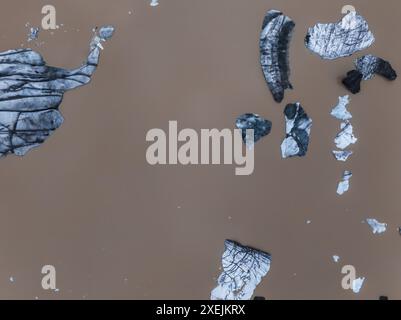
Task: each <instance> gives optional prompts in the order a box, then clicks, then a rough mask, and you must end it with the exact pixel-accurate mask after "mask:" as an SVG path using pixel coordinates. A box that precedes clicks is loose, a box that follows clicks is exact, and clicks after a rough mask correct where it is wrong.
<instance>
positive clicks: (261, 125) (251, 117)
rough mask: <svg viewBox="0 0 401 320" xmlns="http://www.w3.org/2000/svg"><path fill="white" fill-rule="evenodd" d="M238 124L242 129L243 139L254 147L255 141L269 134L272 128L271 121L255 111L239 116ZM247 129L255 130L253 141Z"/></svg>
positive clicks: (249, 145)
mask: <svg viewBox="0 0 401 320" xmlns="http://www.w3.org/2000/svg"><path fill="white" fill-rule="evenodd" d="M236 126H237V128H238V129H241V132H242V139H243V141H244V143H245V144H246V145H247V146H248V147H252V146H253V145H254V143H256V142H257V141H259V140H260V139H262V138H263V137H265V136H267V135H268V134H269V133H270V132H271V129H272V123H271V121H269V120H266V119H263V118H262V117H260V116H259V115H257V114H254V113H246V114H243V115H242V116H239V117H238V118H237V121H236ZM247 130H253V135H254V138H253V141H252V139H250V137H248V135H247V132H246V131H247Z"/></svg>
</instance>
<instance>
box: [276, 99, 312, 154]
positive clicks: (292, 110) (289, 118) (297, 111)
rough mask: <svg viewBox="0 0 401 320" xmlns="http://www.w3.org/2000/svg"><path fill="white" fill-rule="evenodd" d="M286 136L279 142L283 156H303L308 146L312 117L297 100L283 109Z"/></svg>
mask: <svg viewBox="0 0 401 320" xmlns="http://www.w3.org/2000/svg"><path fill="white" fill-rule="evenodd" d="M284 115H285V121H286V137H285V139H284V141H283V143H282V144H281V153H282V157H283V158H289V157H295V156H298V157H303V156H305V155H306V153H307V151H308V146H309V139H310V132H311V127H312V119H311V118H309V117H308V115H307V114H306V113H305V111H304V109H303V108H302V106H301V104H300V103H299V102H297V103H294V104H289V105H287V106H286V107H285V109H284Z"/></svg>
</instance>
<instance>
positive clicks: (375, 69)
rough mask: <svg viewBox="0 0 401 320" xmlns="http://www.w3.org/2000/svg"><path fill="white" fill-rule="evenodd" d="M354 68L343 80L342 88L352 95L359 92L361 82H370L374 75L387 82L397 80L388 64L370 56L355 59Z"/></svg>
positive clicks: (395, 73)
mask: <svg viewBox="0 0 401 320" xmlns="http://www.w3.org/2000/svg"><path fill="white" fill-rule="evenodd" d="M355 68H356V69H355V70H351V71H349V72H348V73H347V76H346V77H345V78H344V79H343V84H344V86H345V87H346V88H347V89H348V90H349V91H350V92H352V93H353V94H357V93H359V92H360V91H361V82H362V80H365V81H366V80H370V79H372V78H373V77H374V76H375V75H376V74H377V75H380V76H382V77H384V78H385V79H387V80H389V81H394V80H396V79H397V72H396V71H395V70H394V69H393V67H392V65H391V64H390V62H388V61H386V60H384V59H382V58H379V57H376V56H373V55H371V54H369V55H366V56H363V57H360V58H358V59H356V60H355Z"/></svg>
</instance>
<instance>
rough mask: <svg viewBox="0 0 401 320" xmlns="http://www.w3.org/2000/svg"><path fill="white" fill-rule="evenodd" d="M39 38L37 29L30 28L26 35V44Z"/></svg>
mask: <svg viewBox="0 0 401 320" xmlns="http://www.w3.org/2000/svg"><path fill="white" fill-rule="evenodd" d="M38 38H39V28H34V27H32V28H30V30H29V34H28V42H31V41H34V40H38Z"/></svg>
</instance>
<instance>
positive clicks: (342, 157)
mask: <svg viewBox="0 0 401 320" xmlns="http://www.w3.org/2000/svg"><path fill="white" fill-rule="evenodd" d="M332 152H333V156H334V157H335V158H336V159H337V160H338V161H342V162H346V161H347V160H348V158H349V157H350V156H351V155H352V154H353V152H352V151H348V150H344V151H337V150H333V151H332Z"/></svg>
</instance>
